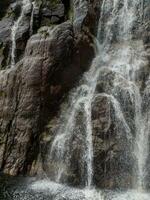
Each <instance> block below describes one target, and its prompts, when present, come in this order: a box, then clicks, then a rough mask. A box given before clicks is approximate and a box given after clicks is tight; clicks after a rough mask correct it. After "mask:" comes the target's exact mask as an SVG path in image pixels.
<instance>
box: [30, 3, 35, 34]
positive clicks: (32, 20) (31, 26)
mask: <svg viewBox="0 0 150 200" xmlns="http://www.w3.org/2000/svg"><path fill="white" fill-rule="evenodd" d="M35 7H36V3H35V1H33V2H32V12H31V19H30V36H31V35H32V34H33V22H34V10H35Z"/></svg>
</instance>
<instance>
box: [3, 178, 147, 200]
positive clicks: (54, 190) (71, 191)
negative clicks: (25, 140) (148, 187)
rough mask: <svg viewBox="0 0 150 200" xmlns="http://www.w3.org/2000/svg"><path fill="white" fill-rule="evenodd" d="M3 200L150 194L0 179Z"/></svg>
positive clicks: (98, 199)
mask: <svg viewBox="0 0 150 200" xmlns="http://www.w3.org/2000/svg"><path fill="white" fill-rule="evenodd" d="M0 199H2V200H37V199H38V200H149V199H150V193H148V192H147V193H146V192H142V191H141V192H140V191H137V190H129V191H119V190H118V191H110V190H99V189H94V188H93V189H88V188H85V189H79V188H74V187H69V186H67V185H62V184H58V183H55V182H52V181H49V180H47V179H43V180H37V178H28V177H26V178H23V177H17V178H14V177H7V176H1V177H0Z"/></svg>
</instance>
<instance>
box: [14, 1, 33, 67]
mask: <svg viewBox="0 0 150 200" xmlns="http://www.w3.org/2000/svg"><path fill="white" fill-rule="evenodd" d="M30 4H31V2H30V0H22V7H21V14H20V16H19V17H18V19H17V20H16V21H15V22H14V25H13V26H12V28H11V41H12V48H11V67H14V66H15V63H16V60H15V58H16V34H17V31H18V30H19V28H20V26H21V23H22V22H23V19H24V16H25V12H26V9H27V8H28V6H30Z"/></svg>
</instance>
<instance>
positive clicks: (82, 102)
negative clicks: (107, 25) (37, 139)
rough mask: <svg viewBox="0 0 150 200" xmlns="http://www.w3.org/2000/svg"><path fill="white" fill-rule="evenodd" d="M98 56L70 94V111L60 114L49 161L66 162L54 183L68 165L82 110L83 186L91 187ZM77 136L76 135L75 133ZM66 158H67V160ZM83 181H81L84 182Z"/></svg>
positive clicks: (60, 167)
mask: <svg viewBox="0 0 150 200" xmlns="http://www.w3.org/2000/svg"><path fill="white" fill-rule="evenodd" d="M97 42H98V41H97V40H95V43H96V46H97V49H98V47H99V45H98V43H97ZM97 55H99V49H98V52H97ZM98 58H99V56H96V58H95V59H94V61H93V64H92V66H91V68H90V70H89V71H88V72H87V73H85V75H84V77H83V79H82V80H81V82H82V84H81V85H80V86H79V87H77V89H76V90H75V91H74V92H73V93H71V94H70V106H69V107H70V109H68V110H67V111H66V110H64V112H62V116H61V119H64V118H65V120H63V122H64V123H62V124H61V125H60V129H59V130H58V132H57V135H56V137H55V139H54V141H53V143H52V147H51V151H50V160H53V159H54V157H55V159H56V158H57V159H58V160H59V161H60V162H62V161H63V160H65V161H66V163H63V164H62V165H60V166H59V167H58V169H57V170H56V172H55V174H56V176H55V181H57V182H60V180H61V178H62V175H63V173H64V171H65V165H67V164H68V163H69V160H68V159H69V152H70V149H68V146H70V145H69V144H70V142H71V140H72V137H73V135H74V129H75V126H76V117H77V115H78V112H79V111H80V110H81V109H83V112H84V113H83V116H84V120H85V121H84V129H82V130H81V131H82V132H85V133H84V134H83V133H81V134H82V135H85V144H84V145H83V146H84V147H83V149H84V150H83V151H84V152H83V159H84V161H85V168H86V172H85V177H83V179H84V180H85V185H86V186H87V187H89V188H90V187H91V185H92V178H93V166H92V165H93V162H92V161H93V144H92V122H91V103H92V99H93V95H94V91H95V87H96V83H97V78H98V75H99V73H98V71H99V68H98V63H99V59H98ZM76 134H77V133H76ZM67 156H68V158H67ZM84 180H83V181H84Z"/></svg>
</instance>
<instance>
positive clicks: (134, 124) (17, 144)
mask: <svg viewBox="0 0 150 200" xmlns="http://www.w3.org/2000/svg"><path fill="white" fill-rule="evenodd" d="M112 2H114V4H113V3H112ZM124 2H125V1H123V0H120V1H119V0H118V1H109V0H106V1H105V0H104V1H103V0H82V1H81V0H35V1H32V0H3V1H0V9H1V12H0V170H1V171H2V172H4V173H6V174H9V175H13V176H15V175H20V174H23V175H31V176H35V175H38V176H40V177H45V175H46V176H47V177H49V178H50V179H51V180H52V181H56V182H59V183H66V182H67V184H68V185H71V186H81V187H83V186H85V185H86V186H89V185H92V184H93V185H96V186H97V187H100V188H106V189H113V188H133V185H135V183H133V182H138V183H139V185H140V186H141V185H142V186H141V187H142V188H150V154H149V155H146V157H147V158H146V159H145V160H143V162H145V163H146V167H145V166H144V167H145V168H144V167H143V168H142V167H141V163H140V162H141V160H140V158H139V159H138V158H137V157H138V156H137V155H135V154H136V152H139V154H138V155H139V157H140V155H141V154H142V150H140V147H139V146H138V145H139V144H135V143H136V142H135V141H138V134H137V133H139V132H141V131H139V126H138V122H139V123H141V124H143V123H144V122H145V121H146V123H147V124H148V127H147V126H146V125H145V126H144V125H143V127H144V128H143V130H144V133H145V132H146V133H147V132H150V119H149V118H150V114H149V113H150V2H149V0H143V1H140V0H137V2H139V3H137V4H136V3H135V5H134V3H132V1H131V5H130V3H129V5H128V6H127V7H125V3H124ZM133 2H135V1H133ZM130 7H131V9H130ZM125 9H126V10H125ZM139 10H140V12H139ZM126 11H128V13H126ZM124 12H125V15H124V16H123V14H122V15H121V13H124ZM130 12H133V13H132V14H133V15H135V17H133V16H132V14H131V13H130ZM128 14H129V16H128ZM130 14H131V15H130ZM115 16H116V17H115ZM117 16H118V17H117ZM125 16H126V17H127V21H128V24H127V26H128V27H127V26H124V25H123V22H122V21H121V20H122V18H124V17H125ZM110 18H111V19H110ZM120 19H121V20H120ZM119 20H120V21H119ZM96 38H97V39H96ZM122 38H124V39H122ZM97 40H98V41H99V42H98V41H97ZM99 43H100V44H101V45H100V44H99ZM106 43H107V45H106ZM97 54H98V56H97ZM106 54H107V55H106ZM95 57H96V58H95ZM129 57H130V59H129V62H128V63H127V62H126V60H128V58H129ZM94 58H95V59H94ZM93 60H94V61H93ZM98 60H100V61H99V62H98ZM117 61H118V62H117ZM135 61H137V62H136V63H135ZM91 66H93V68H92V67H91ZM95 66H96V67H95ZM120 66H121V67H122V68H121V69H120ZM90 67H91V68H90ZM94 67H95V68H94ZM135 68H136V69H135ZM90 69H91V71H90ZM92 70H93V71H92ZM94 70H97V71H94ZM92 78H93V80H94V81H95V82H94V81H93V82H94V83H91V82H92V81H91V82H90V79H91V80H92ZM91 85H92V86H91ZM93 85H94V86H93ZM91 88H92V89H91ZM90 94H91V96H90ZM79 97H80V98H79ZM139 104H140V106H139ZM89 110H90V111H89ZM89 112H90V116H89V114H88V113H89ZM139 113H140V114H139ZM140 115H142V117H141V116H140ZM138 120H140V121H138ZM73 121H74V122H73ZM89 121H90V122H91V126H87V124H88V123H89ZM143 121H144V122H143ZM63 122H64V124H63ZM69 123H70V124H69ZM62 124H63V125H62ZM71 125H72V126H71ZM86 129H87V130H86ZM85 130H86V131H85ZM90 130H91V135H92V139H91V141H90V132H89V131H90ZM59 133H60V134H59ZM67 133H70V136H68V135H69V134H68V135H67ZM144 133H143V134H144ZM65 134H66V136H65ZM85 134H87V137H86V135H85ZM141 134H142V133H141ZM139 135H140V133H139ZM149 136H150V135H148V137H147V140H148V144H147V146H148V147H149V144H150V142H149V140H150V137H149ZM139 140H140V139H139ZM136 145H137V146H138V147H137V146H136ZM65 146H67V147H65ZM148 149H149V148H148ZM90 151H92V154H93V155H92V154H91V156H90ZM145 151H148V150H147V149H145V150H144V151H143V152H145ZM85 152H88V155H85ZM66 163H67V165H66ZM90 163H92V164H91V166H90ZM135 163H136V164H135ZM91 168H92V171H90V170H91ZM142 169H144V170H146V171H147V173H146V175H143V176H144V178H143V179H144V180H141V178H140V177H141V176H142V174H141V171H142ZM135 174H139V177H138V178H139V179H138V178H137V180H136V178H135V176H136V175H135ZM85 177H87V179H86V178H85ZM91 177H92V178H91ZM133 177H134V178H133ZM143 182H144V184H145V185H143Z"/></svg>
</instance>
